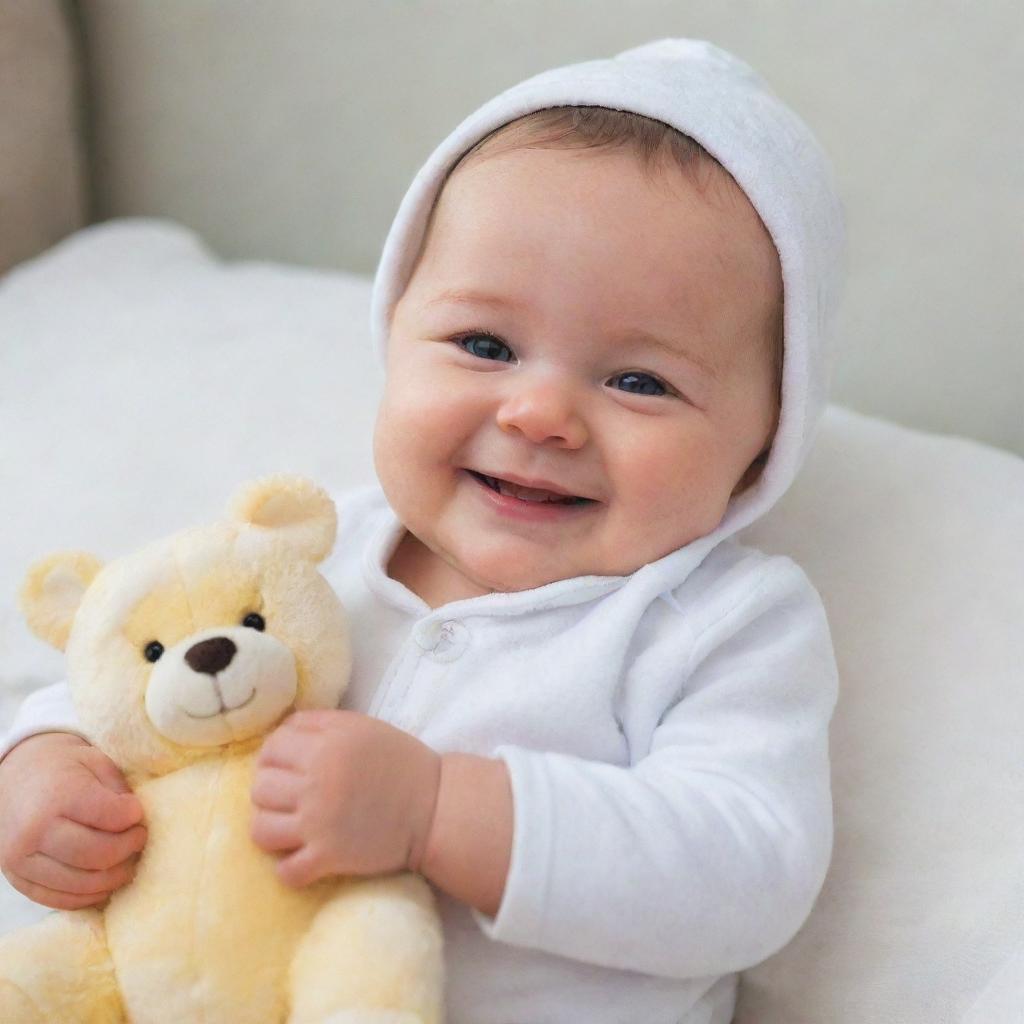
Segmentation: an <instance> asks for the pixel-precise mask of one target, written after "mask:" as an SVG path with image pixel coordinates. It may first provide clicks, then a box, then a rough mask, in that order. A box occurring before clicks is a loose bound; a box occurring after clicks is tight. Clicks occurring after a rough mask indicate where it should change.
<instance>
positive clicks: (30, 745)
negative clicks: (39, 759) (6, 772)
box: [0, 732, 88, 766]
mask: <svg viewBox="0 0 1024 1024" xmlns="http://www.w3.org/2000/svg"><path fill="white" fill-rule="evenodd" d="M65 743H70V744H72V745H73V744H85V745H86V746H88V741H87V740H84V739H83V738H82V737H81V736H79V735H78V733H76V732H36V733H33V734H32V735H31V736H26V737H25V738H24V739H23V740H19V741H18V742H17V743H15V744H14V746H13V747H11V749H10V750H8V751H7V753H5V754H3V755H2V756H0V766H3V765H5V764H7V762H8V761H9V760H11V759H12V758H13V757H14V756H15V755H17V757H18V758H21V757H24V756H25V755H26V754H28V753H34V752H35V751H37V750H39V749H40V748H42V747H49V746H61V745H63V744H65Z"/></svg>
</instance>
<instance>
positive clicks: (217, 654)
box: [185, 636, 238, 676]
mask: <svg viewBox="0 0 1024 1024" xmlns="http://www.w3.org/2000/svg"><path fill="white" fill-rule="evenodd" d="M237 650H238V648H237V647H235V645H234V643H233V642H232V641H231V640H229V639H228V638H227V637H226V636H214V637H211V638H210V639H209V640H200V641H199V643H197V644H193V645H192V646H191V647H190V648H189V649H188V650H187V651H186V652H185V660H186V661H187V662H188V664H189V667H190V668H191V669H193V671H195V672H204V673H206V675H210V676H212V675H214V674H215V673H217V672H220V670H221V669H224V668H227V667H228V665H230V664H231V659H232V658H233V657H234V656H235V651H237Z"/></svg>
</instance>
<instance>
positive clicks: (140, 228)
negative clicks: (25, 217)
mask: <svg viewBox="0 0 1024 1024" xmlns="http://www.w3.org/2000/svg"><path fill="white" fill-rule="evenodd" d="M369 296H370V281H369V279H368V278H366V277H363V276H357V275H347V274H342V273H338V272H330V273H327V272H317V271H312V270H306V269H298V268H294V267H288V266H280V265H269V264H259V263H235V264H227V265H225V264H222V263H220V262H218V261H217V260H216V259H214V258H213V257H212V256H211V255H210V254H209V253H208V252H207V251H206V250H205V249H204V247H203V246H202V244H201V243H200V242H199V241H198V240H197V239H196V238H195V236H194V235H192V234H191V233H190V232H188V231H186V230H185V229H183V228H181V227H178V226H176V225H174V224H171V223H168V222H166V221H152V220H124V221H113V222H108V223H106V224H101V225H97V226H94V227H92V228H88V229H86V230H84V231H81V232H79V233H78V234H77V235H74V236H72V237H71V238H69V239H67V240H66V241H64V242H63V243H61V244H60V245H58V246H57V247H55V248H54V249H52V250H50V251H49V252H48V253H46V254H44V255H43V256H42V257H40V258H38V259H37V260H35V261H33V262H32V263H29V264H24V265H22V266H21V267H20V268H18V269H17V270H16V271H15V272H13V273H12V274H10V275H8V277H6V278H4V279H2V281H0V337H3V338H4V345H3V347H2V348H0V360H2V363H0V382H2V384H0V386H2V387H3V399H2V402H0V445H2V446H3V450H2V460H0V465H2V470H0V472H2V478H0V503H2V504H0V521H3V522H4V524H5V526H6V529H7V536H6V537H5V543H4V544H3V545H2V546H0V652H2V659H0V673H2V676H0V694H2V693H3V687H4V686H6V687H7V692H8V695H9V697H8V699H7V700H6V702H5V703H0V726H3V725H5V724H6V722H7V721H8V720H9V718H10V716H11V714H12V712H13V707H14V704H15V702H16V697H17V695H18V694H20V693H21V692H24V690H25V689H26V688H27V687H31V686H33V685H38V684H40V683H43V682H47V681H50V680H53V679H57V678H59V677H60V672H61V658H60V656H59V655H58V654H57V653H56V652H52V651H49V650H48V649H46V648H45V647H44V646H43V645H42V644H40V643H39V642H37V641H35V640H34V639H33V638H32V637H31V636H30V635H29V634H28V632H27V630H26V629H25V627H24V626H23V624H22V621H21V616H20V614H19V613H18V612H17V610H16V608H15V606H14V596H13V595H14V592H15V590H16V588H17V586H18V584H19V583H20V580H21V578H22V576H23V574H24V571H25V568H26V567H27V565H28V564H29V563H30V562H31V561H32V560H33V559H35V558H37V557H38V556H40V555H42V554H45V553H47V552H49V551H51V550H54V549H57V548H66V547H81V548H85V549H88V550H91V551H93V552H95V553H96V554H98V555H100V556H101V557H103V558H109V557H114V556H116V555H118V554H120V553H122V552H124V551H126V550H129V549H130V548H132V547H133V546H136V545H138V544H141V543H143V542H145V541H147V540H149V539H152V538H154V537H158V536H160V535H162V534H164V533H166V532H169V531H172V530H174V529H177V528H179V527H180V526H182V525H185V524H187V523H189V522H198V521H203V520H204V519H207V518H209V517H211V516H213V515H215V514H217V513H218V512H219V510H220V508H221V506H222V505H223V504H224V502H225V501H226V499H227V497H228V495H229V494H230V492H231V490H232V489H233V488H234V486H235V485H236V484H237V483H239V482H241V481H243V480H246V479H248V478H250V477H253V476H257V475H259V474H261V473H264V472H271V471H275V470H289V471H297V472H303V473H307V474H309V475H310V476H312V477H314V478H316V479H318V480H320V481H322V482H323V483H325V484H326V485H327V486H329V487H342V486H346V485H347V484H350V483H355V482H361V481H364V480H368V479H370V478H371V475H372V462H371V456H370V435H371V430H372V423H373V411H374V407H375V404H376V399H377V396H378V394H379V390H380V383H381V374H380V371H379V369H378V367H377V366H376V364H375V362H374V359H373V356H372V354H371V351H370V345H369V335H368V329H367V323H368V311H369ZM1022 527H1024V462H1022V461H1021V460H1020V459H1018V458H1016V457H1014V456H1010V455H1007V454H1004V453H1001V452H998V451H996V450H994V449H991V448H986V447H984V446H982V445H978V444H975V443H972V442H968V441H962V440H957V439H954V438H945V437H938V436H935V435H928V434H922V433H919V432H916V431H911V430H907V429H905V428H901V427H896V426H894V425H892V424H889V423H886V422H883V421H881V420H876V419H871V418H868V417H865V416H861V415H858V414H856V413H853V412H850V411H848V410H844V409H841V408H838V407H830V408H829V410H828V412H827V414H826V417H825V420H824V422H823V425H822V428H821V432H820V435H819V439H818V443H817V445H816V448H815V450H814V452H813V453H812V456H811V458H810V460H809V462H808V465H807V466H806V468H805V470H804V472H803V473H802V475H801V477H800V478H799V480H798V481H797V483H796V485H795V486H794V487H793V489H792V490H791V491H790V493H789V494H788V495H787V496H786V498H785V499H784V501H783V502H782V503H781V505H780V506H779V507H778V508H777V509H775V510H774V511H773V512H772V513H771V515H770V516H769V517H768V518H767V519H766V520H765V521H764V522H762V523H759V524H757V525H756V526H755V527H754V528H752V529H750V530H748V531H746V533H745V534H744V537H743V539H745V540H747V541H748V542H750V543H753V544H755V545H757V546H759V547H762V548H764V549H765V550H769V551H777V552H785V553H787V554H791V555H792V556H793V557H794V558H796V559H797V561H799V562H800V563H801V564H802V565H803V566H804V567H805V568H806V569H807V571H808V573H809V575H810V576H811V578H812V579H813V580H814V582H815V583H816V584H817V586H818V588H819V589H820V591H821V593H822V596H823V598H824V600H825V604H826V607H827V609H828V613H829V619H830V622H831V625H832V630H833V637H834V640H835V645H836V651H837V655H838V659H839V666H840V671H841V677H842V687H841V694H840V701H839V706H838V708H837V711H836V717H835V720H834V723H833V730H832V737H833V780H834V793H835V809H836V844H835V855H834V860H833V865H832V869H831V871H830V873H829V877H828V879H827V881H826V883H825V888H824V890H823V892H822V895H821V898H820V900H819V902H818V904H817V906H816V908H815V910H814V911H813V913H812V915H811V917H810V919H809V920H808V922H807V924H806V925H805V927H804V928H803V929H802V930H801V932H800V934H799V935H797V937H796V938H795V939H794V940H793V942H791V943H790V944H789V945H787V946H786V948H785V949H783V950H782V951H780V952H779V953H777V954H776V955H775V956H773V957H771V958H770V959H769V960H767V961H766V962H765V963H763V964H761V965H759V966H757V967H755V968H752V969H751V970H749V971H747V972H745V973H744V975H743V978H742V984H741V988H740V1002H739V1007H738V1011H737V1017H736V1021H737V1022H738V1024H824V1022H828V1024H864V1022H865V1021H883V1020H885V1021H892V1020H899V1021H900V1022H901V1024H945V1022H949V1024H953V1022H954V1021H956V1022H958V1024H961V1018H962V1017H963V1016H964V1014H965V1013H968V1012H969V1013H971V1014H973V1016H971V1017H970V1018H968V1019H965V1020H963V1021H962V1024H982V1021H985V1022H995V1021H999V1022H1000V1024H1002V1022H1003V1021H1009V1020H1010V1019H1011V1018H1010V1017H1009V1016H1007V1015H1006V1014H1005V1013H1001V1012H999V1008H1002V1007H1007V1006H1014V1007H1019V1006H1021V1005H1024V929H1022V927H1021V917H1022V913H1021V911H1020V907H1021V906H1024V866H1022V865H1024V855H1022V854H1024V815H1021V813H1020V808H1021V807H1022V806H1024V773H1022V772H1021V770H1020V767H1019V765H1020V758H1021V754H1020V750H1021V744H1020V739H1019V737H1020V736H1021V735H1022V733H1024V697H1022V695H1021V692H1020V690H1021V686H1020V684H1021V682H1022V678H1021V669H1020V666H1021V665H1022V664H1024V630H1021V627H1020V624H1021V622H1022V621H1024V588H1022V586H1021V582H1020V581H1021V580H1022V579H1024V556H1022V551H1024V547H1022V545H1021V542H1020V537H1019V534H1020V533H1021V528H1022ZM341 528H342V530H343V529H344V524H341ZM38 914H39V911H37V910H35V909H33V908H30V907H29V905H28V903H27V901H24V900H22V899H21V898H20V897H17V895H16V894H14V893H13V891H11V890H10V889H6V888H5V889H3V890H2V891H0V931H3V930H7V929H8V928H10V927H13V926H14V925H15V924H17V923H20V922H21V921H23V920H26V919H28V918H30V917H33V916H38ZM993 1008H996V1009H995V1010H993V1012H992V1013H989V1010H992V1009H993Z"/></svg>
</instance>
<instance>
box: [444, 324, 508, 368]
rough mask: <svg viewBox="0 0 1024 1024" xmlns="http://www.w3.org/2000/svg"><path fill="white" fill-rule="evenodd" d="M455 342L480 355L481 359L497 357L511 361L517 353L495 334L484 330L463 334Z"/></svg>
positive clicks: (499, 359)
mask: <svg viewBox="0 0 1024 1024" xmlns="http://www.w3.org/2000/svg"><path fill="white" fill-rule="evenodd" d="M455 344H456V345H458V346H459V348H461V349H463V350H464V351H466V352H468V353H469V354H470V355H471V356H478V357H479V358H480V359H496V360H498V362H502V363H511V362H512V361H513V360H514V359H515V354H514V353H513V351H512V349H510V348H509V347H508V345H506V344H505V342H503V341H501V340H500V339H499V338H496V337H495V336H494V335H493V334H486V333H484V332H482V331H481V332H475V333H473V334H463V335H462V336H461V337H459V338H456V339H455Z"/></svg>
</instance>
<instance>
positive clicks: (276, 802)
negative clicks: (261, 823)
mask: <svg viewBox="0 0 1024 1024" xmlns="http://www.w3.org/2000/svg"><path fill="white" fill-rule="evenodd" d="M302 787H303V778H302V776H300V775H296V774H295V773H294V772H287V771H282V770H281V769H280V768H270V767H266V768H260V769H259V770H258V771H257V772H256V777H255V779H254V781H253V784H252V792H251V794H250V795H251V796H252V802H253V803H254V804H256V806H257V807H263V808H265V809H266V810H268V811H294V810H295V809H296V808H297V807H298V806H299V797H300V796H301V794H302Z"/></svg>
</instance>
